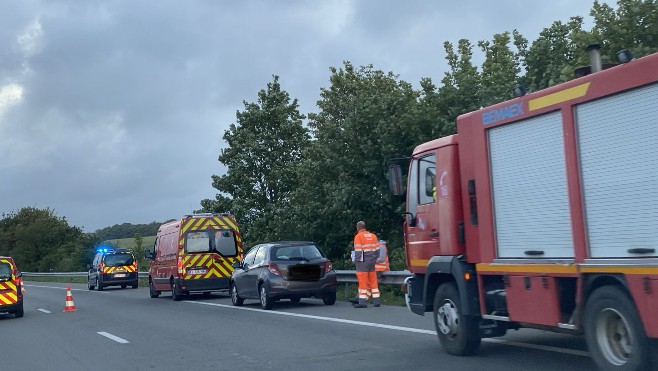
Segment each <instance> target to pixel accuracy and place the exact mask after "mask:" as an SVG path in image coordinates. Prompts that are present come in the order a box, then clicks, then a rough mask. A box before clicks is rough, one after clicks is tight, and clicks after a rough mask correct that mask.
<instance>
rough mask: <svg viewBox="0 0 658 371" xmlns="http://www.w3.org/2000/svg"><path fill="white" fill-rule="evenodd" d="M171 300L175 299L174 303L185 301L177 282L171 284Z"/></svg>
mask: <svg viewBox="0 0 658 371" xmlns="http://www.w3.org/2000/svg"><path fill="white" fill-rule="evenodd" d="M171 298H172V299H174V301H180V300H181V299H183V294H182V293H181V292H180V290H179V289H178V284H177V283H176V282H172V284H171Z"/></svg>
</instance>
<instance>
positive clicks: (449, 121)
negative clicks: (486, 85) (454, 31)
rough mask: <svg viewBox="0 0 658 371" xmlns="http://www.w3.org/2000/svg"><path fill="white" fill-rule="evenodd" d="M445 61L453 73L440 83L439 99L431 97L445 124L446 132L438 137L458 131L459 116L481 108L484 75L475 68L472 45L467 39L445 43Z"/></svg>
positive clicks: (446, 74)
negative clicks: (455, 47)
mask: <svg viewBox="0 0 658 371" xmlns="http://www.w3.org/2000/svg"><path fill="white" fill-rule="evenodd" d="M443 47H444V49H445V52H446V60H447V61H448V66H449V67H450V70H449V71H448V72H446V73H445V75H444V77H443V79H442V80H441V82H442V84H443V85H442V86H441V87H440V88H439V89H438V97H436V98H432V99H433V100H434V101H435V104H436V105H437V108H438V113H439V117H440V118H441V119H442V120H443V121H444V129H443V130H441V131H440V133H439V134H442V135H447V134H454V133H455V132H456V128H455V121H456V120H457V116H459V115H461V114H464V113H467V112H471V111H474V110H476V109H478V108H480V106H481V100H482V98H481V97H482V92H481V90H482V89H481V75H480V73H479V72H478V70H477V67H475V66H474V65H473V61H472V58H473V45H472V44H471V43H470V41H468V40H466V39H461V40H459V42H458V43H457V49H456V50H455V49H454V47H453V45H452V44H451V43H450V42H448V41H446V42H445V43H444V44H443Z"/></svg>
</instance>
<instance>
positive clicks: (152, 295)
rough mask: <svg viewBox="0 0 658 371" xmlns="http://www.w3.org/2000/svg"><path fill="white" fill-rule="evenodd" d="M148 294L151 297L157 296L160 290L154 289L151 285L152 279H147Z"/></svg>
mask: <svg viewBox="0 0 658 371" xmlns="http://www.w3.org/2000/svg"><path fill="white" fill-rule="evenodd" d="M149 295H150V296H151V297H152V298H157V297H158V296H160V291H158V290H156V289H155V287H154V286H153V281H151V280H149Z"/></svg>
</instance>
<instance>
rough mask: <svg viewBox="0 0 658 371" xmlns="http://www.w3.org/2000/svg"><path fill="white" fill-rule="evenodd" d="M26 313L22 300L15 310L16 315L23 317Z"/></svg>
mask: <svg viewBox="0 0 658 371" xmlns="http://www.w3.org/2000/svg"><path fill="white" fill-rule="evenodd" d="M24 314H25V312H24V311H23V302H21V305H20V306H19V307H18V309H16V311H15V312H14V317H16V318H21V317H23V315H24Z"/></svg>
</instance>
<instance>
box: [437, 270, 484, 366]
mask: <svg viewBox="0 0 658 371" xmlns="http://www.w3.org/2000/svg"><path fill="white" fill-rule="evenodd" d="M434 327H435V328H436V333H437V335H438V336H439V342H440V343H441V346H442V347H443V349H445V351H446V352H447V353H448V354H452V355H453V356H466V355H471V354H475V353H477V351H478V348H479V347H480V342H481V341H482V338H481V336H480V330H479V328H478V327H479V325H478V321H477V319H476V318H473V317H471V316H465V315H464V313H463V311H462V308H461V301H460V298H459V291H457V287H456V286H455V284H454V283H452V282H447V283H444V284H442V285H441V286H439V288H438V289H437V290H436V295H435V296H434Z"/></svg>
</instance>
